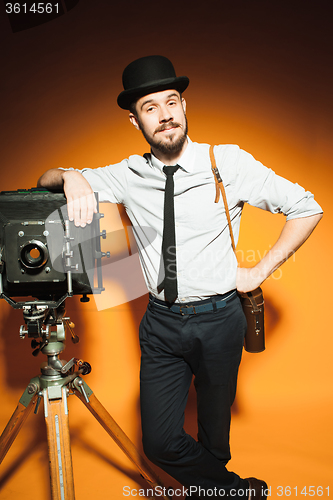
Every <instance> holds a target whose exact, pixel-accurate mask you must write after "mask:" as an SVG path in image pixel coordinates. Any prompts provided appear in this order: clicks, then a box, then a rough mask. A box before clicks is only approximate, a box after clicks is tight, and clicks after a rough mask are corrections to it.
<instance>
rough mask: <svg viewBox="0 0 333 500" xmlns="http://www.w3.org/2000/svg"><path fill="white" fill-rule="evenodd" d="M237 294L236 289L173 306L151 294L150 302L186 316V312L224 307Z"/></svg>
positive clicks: (196, 312)
mask: <svg viewBox="0 0 333 500" xmlns="http://www.w3.org/2000/svg"><path fill="white" fill-rule="evenodd" d="M235 295H236V290H233V291H231V292H228V293H225V294H223V295H216V296H215V297H211V298H210V299H207V300H206V299H205V300H203V301H198V302H195V303H193V302H192V303H191V304H189V303H186V304H182V305H178V304H173V305H172V306H170V307H169V306H168V305H167V303H166V302H163V301H162V300H159V299H156V298H155V297H153V296H152V295H151V294H149V302H150V303H151V304H154V305H155V306H157V307H161V308H163V309H168V310H169V311H172V312H174V313H176V314H181V315H182V316H184V315H185V314H198V313H204V312H210V311H215V310H216V309H222V308H223V307H225V306H226V305H227V302H228V300H230V299H232V298H234V296H235Z"/></svg>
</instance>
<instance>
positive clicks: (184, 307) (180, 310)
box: [179, 306, 197, 316]
mask: <svg viewBox="0 0 333 500" xmlns="http://www.w3.org/2000/svg"><path fill="white" fill-rule="evenodd" d="M182 309H193V314H197V312H196V310H195V307H194V306H179V312H180V314H181V315H182V316H185V314H191V313H185V312H183V311H182Z"/></svg>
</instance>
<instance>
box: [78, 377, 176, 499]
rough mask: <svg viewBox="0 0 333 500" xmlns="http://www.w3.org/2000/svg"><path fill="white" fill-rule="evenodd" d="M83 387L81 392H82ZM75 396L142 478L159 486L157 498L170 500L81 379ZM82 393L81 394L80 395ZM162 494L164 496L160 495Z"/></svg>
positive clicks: (159, 482) (155, 476)
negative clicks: (134, 466)
mask: <svg viewBox="0 0 333 500" xmlns="http://www.w3.org/2000/svg"><path fill="white" fill-rule="evenodd" d="M82 386H83V390H82ZM74 387H75V389H74V390H75V394H76V396H77V397H78V398H79V399H80V400H81V401H82V402H83V404H84V405H85V406H86V407H87V408H88V410H89V411H90V412H91V413H92V414H93V415H94V417H95V418H96V420H97V421H98V422H99V423H100V424H101V425H102V427H103V428H104V429H105V430H106V432H107V433H108V434H109V435H110V436H111V437H112V439H113V440H114V441H115V442H116V443H117V445H118V446H119V448H120V449H121V450H122V451H123V452H124V453H125V455H126V456H127V457H128V458H129V459H130V460H131V461H132V462H133V463H134V465H136V467H137V468H138V470H139V472H140V474H141V475H142V477H143V478H144V479H145V480H146V481H147V482H148V483H149V484H150V485H151V487H152V488H153V489H154V488H156V487H157V486H159V487H160V488H159V490H158V492H159V495H158V496H159V498H163V499H164V500H170V498H169V497H168V496H167V495H166V493H165V492H166V488H165V487H164V486H163V484H162V483H161V481H160V479H159V478H158V476H157V475H156V474H155V472H154V471H153V470H152V469H151V467H150V466H149V465H148V463H147V462H146V461H145V460H144V458H143V457H142V456H141V455H140V453H139V452H138V450H137V449H136V447H135V446H134V444H133V443H132V441H131V440H130V439H129V438H128V437H127V435H126V434H125V433H124V431H123V430H122V429H121V428H120V427H119V425H118V424H117V422H116V421H115V420H114V419H113V418H112V417H111V415H110V414H109V413H108V412H107V410H106V409H105V408H104V406H103V405H102V404H101V403H100V402H99V400H98V399H97V398H96V396H95V395H94V394H93V392H92V390H91V389H90V388H89V386H88V385H87V384H86V383H85V382H83V380H82V379H80V378H77V379H75V380H74ZM82 393H83V394H82ZM162 492H164V495H162V494H161V493H162Z"/></svg>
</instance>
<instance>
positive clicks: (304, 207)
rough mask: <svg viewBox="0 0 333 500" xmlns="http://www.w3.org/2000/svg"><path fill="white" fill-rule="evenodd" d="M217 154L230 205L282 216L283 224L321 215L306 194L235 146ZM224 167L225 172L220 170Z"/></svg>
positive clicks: (318, 207) (316, 205)
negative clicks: (255, 208)
mask: <svg viewBox="0 0 333 500" xmlns="http://www.w3.org/2000/svg"><path fill="white" fill-rule="evenodd" d="M218 149H219V147H217V150H218ZM218 154H219V155H220V158H221V161H222V177H223V176H224V172H225V175H226V179H227V185H229V186H230V191H231V198H232V199H231V200H230V201H231V203H234V204H237V200H238V203H248V204H249V205H252V206H254V207H258V208H261V209H263V210H267V211H269V212H272V213H283V214H284V215H285V216H286V217H287V220H290V219H297V218H300V217H308V216H310V215H315V214H318V213H322V212H323V210H322V208H321V207H320V205H319V204H318V203H317V202H316V201H315V200H314V196H313V194H312V193H310V191H306V190H305V189H304V188H303V187H301V186H300V185H299V184H297V183H292V182H291V181H289V180H287V179H285V178H283V177H281V176H279V175H277V174H276V173H275V172H274V171H273V170H271V169H269V168H267V167H265V166H264V165H263V164H262V163H260V162H259V161H257V160H255V159H254V158H253V156H252V155H251V154H249V153H247V152H246V151H243V150H241V149H240V148H239V147H238V146H232V147H230V148H228V149H227V150H224V151H223V150H221V151H220V152H219V153H217V155H218ZM226 164H228V165H229V166H228V168H225V169H223V165H226ZM231 165H232V168H230V166H231ZM228 175H230V178H229V179H228ZM226 189H227V188H226Z"/></svg>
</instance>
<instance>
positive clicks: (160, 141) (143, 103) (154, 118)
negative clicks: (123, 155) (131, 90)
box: [130, 90, 187, 154]
mask: <svg viewBox="0 0 333 500" xmlns="http://www.w3.org/2000/svg"><path fill="white" fill-rule="evenodd" d="M185 107H186V103H185V100H184V99H182V98H181V97H180V94H179V92H177V91H176V90H163V91H162V92H155V93H153V94H149V95H146V96H144V97H141V98H140V99H139V100H138V101H137V102H136V115H134V114H133V113H130V120H131V122H132V123H133V125H134V126H135V127H136V128H137V129H138V130H141V132H142V133H143V135H144V137H145V139H146V141H147V142H148V144H150V146H151V147H152V149H153V150H154V149H156V150H157V151H160V152H162V153H163V154H169V153H179V152H180V151H181V149H182V147H183V145H184V143H185V141H186V136H187V120H186V115H185Z"/></svg>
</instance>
